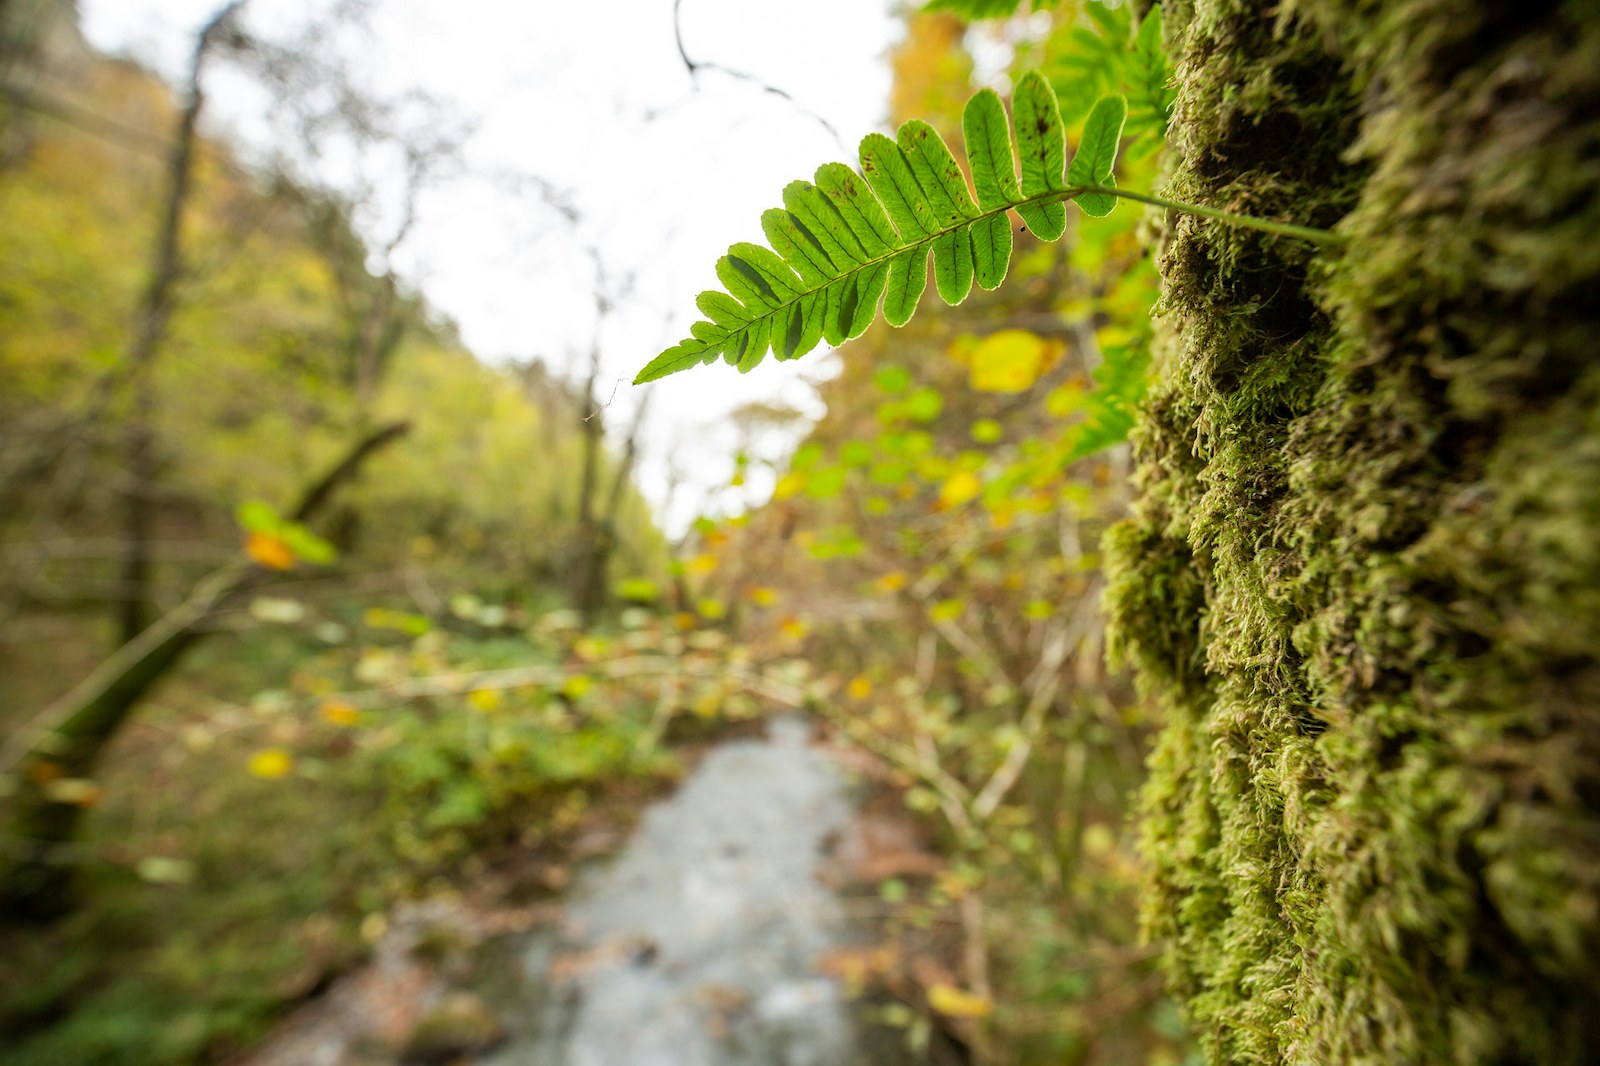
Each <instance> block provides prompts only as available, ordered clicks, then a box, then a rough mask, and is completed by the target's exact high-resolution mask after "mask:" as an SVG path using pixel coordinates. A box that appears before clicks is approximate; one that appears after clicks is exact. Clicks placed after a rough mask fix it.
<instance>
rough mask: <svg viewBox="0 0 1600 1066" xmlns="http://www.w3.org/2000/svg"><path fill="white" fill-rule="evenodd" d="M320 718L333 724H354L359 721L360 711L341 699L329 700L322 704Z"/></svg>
mask: <svg viewBox="0 0 1600 1066" xmlns="http://www.w3.org/2000/svg"><path fill="white" fill-rule="evenodd" d="M322 720H323V721H325V722H331V723H332V724H334V725H355V724H356V723H357V722H359V721H361V712H360V711H358V710H356V709H355V707H353V706H351V705H350V704H348V703H346V702H344V701H343V700H329V701H328V702H327V703H324V704H323V705H322Z"/></svg>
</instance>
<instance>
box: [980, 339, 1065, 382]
mask: <svg viewBox="0 0 1600 1066" xmlns="http://www.w3.org/2000/svg"><path fill="white" fill-rule="evenodd" d="M1057 354H1058V353H1056V352H1055V350H1054V347H1053V346H1052V345H1051V344H1050V343H1049V342H1048V341H1046V340H1045V339H1044V338H1043V337H1041V336H1039V335H1038V334H1037V333H1030V332H1028V331H1027V330H1025V329H1002V330H998V331H996V332H994V333H991V334H989V335H988V336H987V337H984V338H983V339H982V340H980V341H979V342H978V343H977V345H976V346H975V347H974V348H973V349H972V356H971V358H972V367H971V377H970V381H971V385H972V387H973V388H974V389H976V390H977V391H979V392H1022V391H1024V390H1025V389H1029V388H1032V387H1033V383H1034V382H1036V381H1038V380H1039V378H1040V376H1041V375H1042V374H1044V372H1045V371H1046V370H1049V369H1050V366H1051V364H1052V363H1054V362H1055V358H1054V357H1055V356H1056V355H1057Z"/></svg>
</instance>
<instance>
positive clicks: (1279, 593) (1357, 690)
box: [1110, 0, 1600, 1063]
mask: <svg viewBox="0 0 1600 1066" xmlns="http://www.w3.org/2000/svg"><path fill="white" fill-rule="evenodd" d="M1175 6H1176V5H1175ZM1168 17H1169V32H1172V33H1173V34H1174V37H1173V43H1174V44H1175V45H1176V48H1177V55H1178V81H1179V84H1180V96H1179V103H1178V113H1177V115H1176V120H1175V123H1174V128H1173V138H1174V143H1175V146H1176V148H1177V150H1178V154H1179V157H1180V159H1181V163H1180V164H1179V166H1178V167H1177V169H1176V172H1175V173H1174V175H1173V182H1172V186H1171V194H1172V196H1173V197H1174V198H1175V199H1181V200H1190V201H1197V202H1200V203H1206V204H1213V205H1216V206H1219V207H1225V208H1227V209H1230V210H1234V211H1241V212H1246V213H1250V214H1254V215H1259V216H1264V217H1269V218H1283V219H1287V220H1292V221H1295V222H1299V223H1305V224H1312V225H1331V224H1335V223H1337V224H1338V228H1339V229H1340V231H1341V232H1343V233H1344V234H1346V236H1347V237H1348V238H1349V242H1348V244H1347V245H1345V246H1344V247H1343V248H1342V249H1340V250H1338V251H1334V252H1323V253H1321V254H1320V255H1319V254H1318V253H1317V252H1316V250H1315V249H1313V248H1311V247H1310V246H1308V245H1303V244H1299V243H1296V242H1293V241H1287V240H1282V239H1276V238H1271V237H1263V236H1260V235H1256V234H1252V233H1249V232H1248V231H1242V230H1237V229H1230V228H1228V227H1225V226H1222V225H1219V224H1216V223H1211V222H1205V221H1203V220H1198V219H1191V218H1182V219H1173V220H1171V225H1170V232H1169V235H1168V243H1167V246H1166V248H1165V250H1164V256H1163V273H1164V277H1165V310H1164V316H1163V319H1162V330H1163V334H1164V337H1163V341H1162V345H1163V350H1162V351H1161V353H1160V355H1161V359H1162V384H1161V385H1160V386H1159V387H1158V388H1157V389H1156V390H1155V392H1154V393H1153V395H1152V397H1151V399H1150V401H1149V404H1148V407H1147V411H1146V417H1145V420H1144V427H1143V429H1142V431H1141V433H1140V435H1139V441H1138V456H1139V475H1138V477H1139V482H1140V500H1139V503H1138V506H1137V510H1136V517H1135V518H1134V519H1133V520H1132V521H1130V522H1129V523H1127V524H1125V525H1124V526H1122V527H1121V528H1119V529H1118V530H1117V531H1116V532H1115V534H1114V537H1113V541H1114V546H1113V552H1112V557H1113V560H1114V573H1115V578H1114V583H1113V587H1112V590H1111V594H1110V607H1111V612H1112V616H1113V628H1114V639H1115V641H1116V643H1117V646H1118V647H1119V648H1120V649H1121V651H1122V652H1123V653H1124V654H1126V655H1127V657H1128V658H1129V659H1130V660H1131V661H1132V662H1133V663H1134V664H1135V666H1136V667H1137V669H1138V671H1139V673H1140V675H1141V677H1142V679H1143V680H1144V682H1145V684H1146V686H1147V687H1148V688H1149V690H1150V691H1151V692H1153V693H1154V694H1155V696H1156V697H1157V698H1158V699H1159V701H1160V702H1161V703H1162V704H1163V705H1164V707H1165V708H1166V712H1167V715H1168V724H1167V727H1166V731H1165V734H1164V737H1163V739H1162V741H1161V743H1160V745H1159V748H1158V750H1157V752H1156V754H1155V755H1154V757H1153V761H1152V769H1153V775H1152V778H1151V781H1150V783H1149V785H1148V786H1147V789H1146V792H1145V808H1146V817H1147V823H1146V840H1147V852H1148V854H1149V856H1150V858H1151V860H1152V862H1153V866H1154V892H1153V894H1152V897H1151V899H1150V901H1149V906H1148V909H1147V916H1148V928H1149V931H1150V932H1151V934H1152V935H1154V936H1155V937H1158V938H1161V939H1165V940H1168V941H1170V944H1171V951H1170V959H1171V972H1172V976H1173V979H1174V982H1175V991H1176V993H1177V994H1178V995H1179V996H1180V997H1182V998H1183V999H1185V1000H1186V1001H1187V1002H1188V1006H1189V1013H1190V1018H1191V1022H1192V1024H1193V1025H1194V1027H1195V1030H1196V1032H1197V1034H1198V1035H1199V1036H1200V1037H1201V1039H1202V1040H1203V1041H1205V1042H1206V1043H1207V1045H1208V1049H1209V1050H1210V1052H1211V1054H1212V1056H1213V1057H1214V1058H1215V1059H1216V1060H1217V1061H1222V1062H1318V1063H1321V1062H1346V1061H1364V1062H1386V1063H1387V1062H1460V1063H1480V1062H1496V1061H1498V1062H1528V1061H1540V1062H1567V1061H1577V1060H1578V1059H1579V1058H1580V1057H1581V1053H1582V1049H1583V1048H1585V1047H1586V1046H1590V1044H1591V1042H1592V1041H1593V1040H1594V1039H1596V1038H1597V1037H1600V1033H1597V1032H1596V1029H1597V1027H1600V811H1597V807H1600V662H1597V655H1600V403H1597V401H1600V361H1596V360H1595V358H1594V345H1595V341H1594V328H1595V326H1596V324H1597V323H1596V314H1595V312H1594V310H1593V295H1594V293H1595V292H1596V291H1597V284H1596V283H1597V280H1600V241H1597V240H1596V239H1595V234H1596V233H1600V10H1597V9H1596V8H1595V7H1594V6H1593V5H1592V4H1585V3H1576V2H1575V3H1568V4H1565V5H1560V4H1553V3H1546V4H1536V5H1532V6H1531V7H1530V6H1528V5H1510V4H1503V3H1490V4H1485V3H1477V2H1469V0H1383V2H1379V0H1366V2H1360V0H1301V2H1299V3H1294V4H1281V5H1280V4H1268V3H1256V2H1245V0H1214V2H1207V3H1199V4H1195V5H1193V7H1192V9H1190V10H1187V11H1177V10H1169V11H1168Z"/></svg>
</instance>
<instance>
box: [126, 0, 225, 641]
mask: <svg viewBox="0 0 1600 1066" xmlns="http://www.w3.org/2000/svg"><path fill="white" fill-rule="evenodd" d="M245 2H246V0H233V2H232V3H229V4H227V5H225V6H224V7H222V8H221V9H220V10H218V11H217V13H216V14H215V15H213V16H212V17H211V20H210V21H209V22H207V23H206V24H205V26H204V27H202V28H201V30H200V33H199V34H198V35H197V36H196V37H195V43H194V52H193V56H192V58H191V60H190V64H189V84H188V99H187V100H186V102H185V104H184V108H183V111H182V113H181V114H180V115H179V117H178V131H177V136H176V138H175V140H174V141H173V145H172V151H171V153H170V154H169V155H168V157H167V195H166V199H165V200H164V201H163V203H162V208H161V223H160V226H159V227H158V229H157V230H156V245H155V250H154V251H153V252H152V254H151V259H150V275H149V278H148V279H147V280H146V283H145V292H144V298H143V300H142V301H141V302H140V306H139V315H138V319H137V321H136V322H135V325H134V332H133V338H132V340H131V341H130V342H129V345H128V354H127V364H128V372H129V377H130V384H131V386H132V389H133V410H132V411H131V413H130V414H129V417H128V427H127V442H126V451H125V454H126V459H127V465H128V470H127V487H126V489H125V490H124V492H123V508H124V516H125V517H124V522H125V525H124V528H123V536H124V538H125V540H126V545H125V547H124V554H123V559H122V580H121V582H120V584H119V586H118V589H117V594H118V625H119V628H120V630H121V637H122V640H121V643H124V644H126V643H127V642H128V641H130V640H132V639H133V638H135V637H137V636H138V635H139V633H140V632H141V631H142V630H143V629H144V627H145V626H146V625H148V624H149V621H150V615H151V611H152V606H151V603H152V599H153V597H152V596H151V593H150V585H151V580H152V577H151V569H152V558H151V541H152V540H153V539H154V535H155V529H154V525H155V508H154V502H155V501H154V497H155V485H156V466H157V457H156V440H155V425H156V410H155V404H156V399H155V389H156V385H155V362H156V354H157V353H158V352H159V351H160V348H161V342H162V341H163V340H164V339H165V337H166V332H167V323H168V322H169V321H171V319H172V311H173V307H174V297H175V290H176V287H177V284H178V280H179V277H180V276H181V275H182V273H183V245H182V241H183V215H184V212H185V210H186V209H187V208H188V204H189V196H190V193H191V192H192V190H193V188H194V153H195V146H196V142H197V141H198V139H199V124H200V113H201V111H202V110H203V109H204V107H205V92H204V87H203V85H202V77H201V76H202V75H203V74H204V72H205V63H206V55H207V53H208V52H210V50H211V48H212V46H213V45H214V44H215V42H216V39H217V37H218V35H219V34H221V33H222V32H223V31H224V30H225V29H226V27H227V25H228V23H229V21H230V20H231V19H232V18H233V16H234V14H235V13H236V12H238V10H239V9H240V8H242V7H243V6H244V4H245Z"/></svg>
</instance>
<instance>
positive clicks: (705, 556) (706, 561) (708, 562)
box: [689, 552, 717, 575]
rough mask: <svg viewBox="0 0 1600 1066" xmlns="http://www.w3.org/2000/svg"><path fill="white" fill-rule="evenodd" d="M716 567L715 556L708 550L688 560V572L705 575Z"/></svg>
mask: <svg viewBox="0 0 1600 1066" xmlns="http://www.w3.org/2000/svg"><path fill="white" fill-rule="evenodd" d="M716 568H717V557H716V556H715V555H712V554H711V553H710V552H704V553H702V554H700V555H696V556H695V557H694V558H693V559H690V560H689V573H691V574H699V575H705V574H709V573H711V571H713V570H715V569H716Z"/></svg>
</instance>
